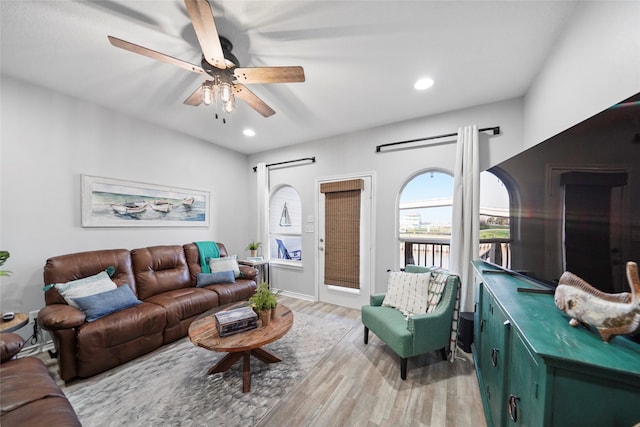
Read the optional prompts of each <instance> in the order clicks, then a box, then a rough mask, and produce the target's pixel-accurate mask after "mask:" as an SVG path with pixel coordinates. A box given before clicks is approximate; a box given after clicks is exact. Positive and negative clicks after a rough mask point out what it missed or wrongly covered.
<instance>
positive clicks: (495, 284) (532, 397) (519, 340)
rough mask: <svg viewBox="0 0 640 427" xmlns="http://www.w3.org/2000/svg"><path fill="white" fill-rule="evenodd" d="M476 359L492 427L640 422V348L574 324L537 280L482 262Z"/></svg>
mask: <svg viewBox="0 0 640 427" xmlns="http://www.w3.org/2000/svg"><path fill="white" fill-rule="evenodd" d="M473 265H474V268H475V271H476V278H475V280H476V285H477V294H476V312H475V319H474V320H475V322H474V334H475V336H474V344H473V357H474V363H475V365H476V372H477V375H478V383H479V386H480V394H481V397H482V403H483V407H484V411H485V417H486V420H487V424H488V425H489V426H545V427H546V426H567V425H580V426H633V425H635V424H636V423H640V345H639V344H637V343H634V342H632V341H630V340H628V339H626V338H624V337H616V338H614V339H613V340H612V341H611V342H610V343H609V344H607V343H604V342H603V341H602V340H601V339H600V336H599V335H598V334H597V332H596V331H594V330H590V329H587V328H583V327H578V328H574V327H571V326H570V325H569V318H568V317H567V316H565V315H564V314H563V313H562V312H561V311H559V310H558V309H557V308H556V306H555V304H554V302H553V295H550V294H541V293H532V292H526V291H522V290H523V289H531V288H533V289H543V286H542V285H540V284H538V283H536V282H535V281H533V280H531V279H529V278H527V277H525V276H521V275H518V274H513V273H512V272H510V271H508V270H502V269H500V268H499V267H496V266H495V265H492V264H488V263H485V262H483V261H474V262H473Z"/></svg>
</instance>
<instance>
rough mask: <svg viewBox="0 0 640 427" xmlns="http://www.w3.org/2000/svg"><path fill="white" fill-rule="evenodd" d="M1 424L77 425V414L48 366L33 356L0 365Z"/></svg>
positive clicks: (78, 423)
mask: <svg viewBox="0 0 640 427" xmlns="http://www.w3.org/2000/svg"><path fill="white" fill-rule="evenodd" d="M0 376H1V377H2V383H1V385H0V387H1V388H0V390H1V394H2V401H1V405H2V419H1V424H2V425H7V426H8V425H29V426H37V425H51V426H56V425H64V426H80V422H79V421H78V419H77V416H76V414H75V412H74V410H73V408H72V407H71V405H70V404H69V402H68V401H67V399H66V397H65V395H64V393H63V392H62V391H61V390H60V387H58V386H57V384H56V383H55V382H54V381H53V379H52V378H51V376H50V375H49V371H48V369H47V367H46V366H45V365H44V363H42V361H41V360H40V359H38V358H35V357H25V358H22V359H16V360H11V361H9V362H7V363H3V364H2V365H1V366H0Z"/></svg>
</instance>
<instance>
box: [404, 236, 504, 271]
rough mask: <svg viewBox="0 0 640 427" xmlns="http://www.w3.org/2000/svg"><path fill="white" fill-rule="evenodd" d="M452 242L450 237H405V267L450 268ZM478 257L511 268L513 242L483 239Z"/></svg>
mask: <svg viewBox="0 0 640 427" xmlns="http://www.w3.org/2000/svg"><path fill="white" fill-rule="evenodd" d="M450 246H451V245H450V243H449V240H448V239H424V238H419V239H403V240H402V241H401V242H400V253H401V259H402V260H403V261H404V264H403V265H402V266H401V267H404V266H405V265H407V264H416V265H424V266H432V265H435V266H438V267H442V268H447V269H448V268H449V255H450ZM478 257H479V258H481V259H483V260H485V261H489V262H492V263H494V264H497V265H500V266H502V267H505V268H511V243H510V241H509V239H482V240H480V247H479V250H478Z"/></svg>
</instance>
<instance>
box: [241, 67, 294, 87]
mask: <svg viewBox="0 0 640 427" xmlns="http://www.w3.org/2000/svg"><path fill="white" fill-rule="evenodd" d="M233 74H234V76H235V77H236V79H237V81H238V83H245V84H259V83H296V82H303V81H304V69H303V68H302V67H250V68H236V69H234V70H233Z"/></svg>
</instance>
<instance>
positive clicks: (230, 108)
mask: <svg viewBox="0 0 640 427" xmlns="http://www.w3.org/2000/svg"><path fill="white" fill-rule="evenodd" d="M222 108H224V111H226V112H227V113H233V112H234V111H235V110H236V98H235V97H234V96H233V95H231V98H230V99H229V100H228V101H227V102H223V103H222Z"/></svg>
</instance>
